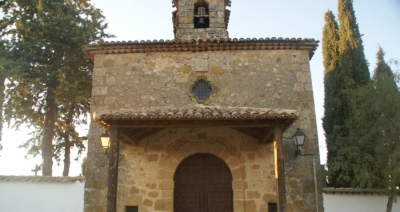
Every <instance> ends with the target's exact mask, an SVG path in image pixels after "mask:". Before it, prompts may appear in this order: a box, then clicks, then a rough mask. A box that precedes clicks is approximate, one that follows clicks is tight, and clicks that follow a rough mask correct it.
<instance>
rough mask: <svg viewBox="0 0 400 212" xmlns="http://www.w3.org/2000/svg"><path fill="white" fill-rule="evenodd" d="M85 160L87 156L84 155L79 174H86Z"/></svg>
mask: <svg viewBox="0 0 400 212" xmlns="http://www.w3.org/2000/svg"><path fill="white" fill-rule="evenodd" d="M86 160H87V158H86V157H84V158H83V161H82V164H81V170H82V173H81V176H86V164H87V162H86Z"/></svg>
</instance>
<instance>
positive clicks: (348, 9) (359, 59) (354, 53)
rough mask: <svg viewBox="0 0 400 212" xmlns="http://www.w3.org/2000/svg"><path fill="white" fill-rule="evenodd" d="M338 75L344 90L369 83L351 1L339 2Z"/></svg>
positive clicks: (366, 65) (362, 47) (340, 0)
mask: <svg viewBox="0 0 400 212" xmlns="http://www.w3.org/2000/svg"><path fill="white" fill-rule="evenodd" d="M338 11H339V23H340V28H339V36H340V42H339V51H340V59H339V61H340V74H341V75H342V76H341V77H343V78H344V82H345V86H346V87H345V89H347V88H349V89H350V88H353V87H357V85H365V84H366V83H368V82H369V81H370V74H369V70H368V64H367V60H366V59H365V55H364V46H363V44H362V39H361V34H360V31H359V29H358V24H357V21H356V16H355V13H354V9H353V0H339V9H338Z"/></svg>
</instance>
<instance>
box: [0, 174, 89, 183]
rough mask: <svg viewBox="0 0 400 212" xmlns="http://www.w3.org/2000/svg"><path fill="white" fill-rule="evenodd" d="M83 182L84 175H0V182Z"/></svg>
mask: <svg viewBox="0 0 400 212" xmlns="http://www.w3.org/2000/svg"><path fill="white" fill-rule="evenodd" d="M76 181H80V182H84V181H85V178H84V177H49V176H13V175H0V182H27V183H29V182H32V183H73V182H76Z"/></svg>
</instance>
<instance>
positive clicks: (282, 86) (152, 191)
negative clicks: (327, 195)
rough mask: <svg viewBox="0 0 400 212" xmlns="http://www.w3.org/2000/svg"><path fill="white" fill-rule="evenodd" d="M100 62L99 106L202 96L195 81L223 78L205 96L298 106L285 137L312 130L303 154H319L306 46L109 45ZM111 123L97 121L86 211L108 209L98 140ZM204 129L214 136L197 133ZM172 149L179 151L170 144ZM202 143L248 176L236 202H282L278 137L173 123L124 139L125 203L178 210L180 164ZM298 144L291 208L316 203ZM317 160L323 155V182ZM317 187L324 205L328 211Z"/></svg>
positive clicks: (170, 102)
mask: <svg viewBox="0 0 400 212" xmlns="http://www.w3.org/2000/svg"><path fill="white" fill-rule="evenodd" d="M94 61H95V69H94V78H93V90H92V106H91V112H92V113H93V112H96V111H113V112H115V111H117V110H119V109H125V110H127V109H128V110H129V109H132V108H148V107H164V106H166V107H173V106H180V107H181V106H187V105H193V104H197V102H196V99H195V98H194V97H193V96H192V95H191V94H190V92H189V87H190V86H191V85H192V84H193V83H194V82H195V81H196V79H197V78H198V77H199V76H203V77H206V78H207V80H208V81H210V82H211V84H212V85H214V87H215V92H214V93H213V94H212V95H211V97H210V99H209V101H207V102H206V103H205V104H209V105H221V106H237V107H261V108H283V109H292V110H297V111H298V114H299V115H300V118H299V119H298V120H297V121H296V122H295V123H294V124H293V126H292V127H290V128H289V129H288V130H287V131H286V132H285V133H284V137H291V135H292V134H293V133H294V132H295V129H296V128H298V127H299V128H301V129H302V130H303V131H304V132H305V133H306V135H307V140H306V143H305V146H304V149H303V153H313V154H317V153H318V140H317V130H316V120H315V113H314V101H313V93H312V85H311V76H310V67H309V54H308V51H301V50H267V51H239V50H238V51H209V52H196V53H190V52H168V53H141V54H140V53H137V54H118V55H102V54H101V55H96V56H95V60H94ZM203 131H204V132H203ZM103 132H104V129H101V128H99V125H98V124H96V123H93V122H92V123H91V128H90V133H89V152H88V164H87V166H88V168H87V176H86V178H87V182H86V188H85V211H86V212H92V211H96V212H97V211H105V208H106V194H107V192H106V191H107V179H108V178H107V176H108V173H107V170H108V169H107V168H108V163H107V162H108V161H107V157H106V156H105V155H104V154H103V153H102V149H101V147H100V143H99V137H100V135H101V134H102V133H103ZM200 132H202V133H206V134H207V138H206V139H204V140H202V139H198V138H197V135H198V133H200ZM171 148H172V149H173V150H174V151H175V150H176V152H179V153H177V155H175V153H174V154H173V153H171V152H170V149H171ZM194 150H198V152H207V153H211V154H215V155H217V156H219V157H220V158H221V159H223V160H224V161H225V162H226V163H227V164H228V166H229V167H230V169H231V171H232V174H233V176H235V172H234V171H235V170H236V171H237V172H239V170H240V172H241V177H238V178H234V182H233V183H234V184H233V188H234V190H235V193H234V200H235V202H234V204H235V208H234V211H245V212H253V211H265V209H266V208H265V207H266V205H267V203H268V202H274V201H277V200H276V197H277V196H276V185H277V183H276V180H275V179H274V178H273V176H274V175H273V174H274V173H273V171H274V169H273V154H272V153H271V151H272V144H271V143H270V144H258V143H257V142H256V141H255V140H253V139H252V138H250V137H248V136H246V135H244V134H241V133H238V132H236V131H233V130H230V129H166V130H163V131H161V132H159V133H157V134H154V135H152V136H150V137H148V138H147V139H145V140H143V141H141V142H140V143H139V145H138V146H131V145H127V144H122V146H121V161H120V168H119V174H120V175H119V188H118V192H119V193H118V194H119V195H118V204H119V206H118V207H119V208H118V211H121V212H122V211H123V207H124V206H125V205H138V206H139V207H140V211H172V202H173V200H172V197H173V196H172V195H173V182H172V181H171V179H173V173H174V167H176V166H177V165H178V164H179V163H180V162H181V161H182V160H183V158H185V157H187V156H189V155H191V154H194V153H195V151H194ZM294 150H295V147H294V144H293V143H292V141H291V140H290V139H285V140H284V152H285V168H286V176H285V178H286V182H287V183H286V185H287V202H288V211H289V212H291V211H299V212H300V211H316V208H315V193H314V181H313V169H312V167H313V166H312V159H311V157H298V158H295V155H294ZM214 151H218V152H214ZM224 152H225V153H224ZM225 154H226V155H225ZM232 163H233V164H234V165H232ZM318 164H319V158H318V157H317V165H316V167H317V173H318V182H321V181H320V179H321V176H320V174H319V173H320V171H319V167H320V166H319V165H318ZM318 186H319V192H318V193H319V198H318V199H319V201H320V202H319V207H320V210H319V211H323V209H322V195H321V188H320V184H318Z"/></svg>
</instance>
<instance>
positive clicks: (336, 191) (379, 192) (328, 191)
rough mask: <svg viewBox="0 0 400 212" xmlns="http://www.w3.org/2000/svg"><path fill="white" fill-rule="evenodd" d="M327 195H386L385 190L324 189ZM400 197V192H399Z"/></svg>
mask: <svg viewBox="0 0 400 212" xmlns="http://www.w3.org/2000/svg"><path fill="white" fill-rule="evenodd" d="M323 192H324V193H325V194H363V195H367V194H370V195H386V190H385V189H363V188H324V189H323ZM398 194H399V195H400V191H398Z"/></svg>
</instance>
